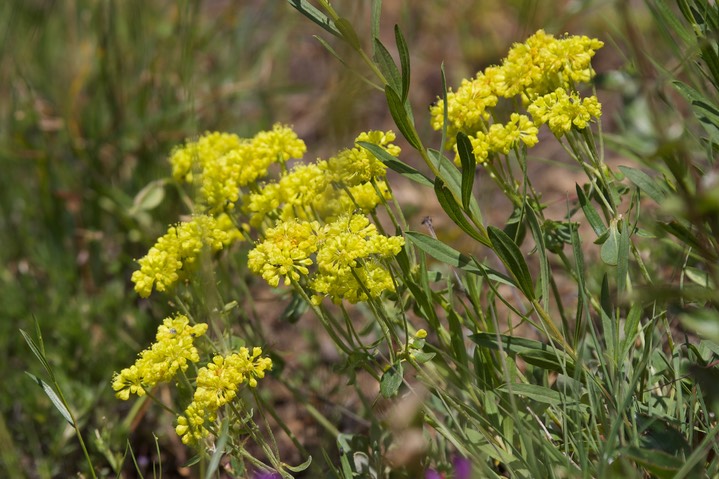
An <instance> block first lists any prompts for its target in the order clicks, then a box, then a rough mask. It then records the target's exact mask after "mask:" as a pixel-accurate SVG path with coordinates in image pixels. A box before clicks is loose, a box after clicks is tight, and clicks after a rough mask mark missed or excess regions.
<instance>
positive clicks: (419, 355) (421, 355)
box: [412, 351, 437, 364]
mask: <svg viewBox="0 0 719 479" xmlns="http://www.w3.org/2000/svg"><path fill="white" fill-rule="evenodd" d="M436 355H437V353H425V352H424V351H417V352H416V353H412V359H414V361H415V362H416V363H417V364H424V363H426V362H427V361H431V360H432V358H434V357H435V356H436Z"/></svg>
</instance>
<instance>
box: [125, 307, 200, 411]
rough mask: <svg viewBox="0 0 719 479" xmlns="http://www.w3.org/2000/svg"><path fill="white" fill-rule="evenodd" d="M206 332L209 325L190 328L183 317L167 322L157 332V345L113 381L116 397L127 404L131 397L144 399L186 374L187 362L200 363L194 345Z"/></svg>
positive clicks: (169, 319)
mask: <svg viewBox="0 0 719 479" xmlns="http://www.w3.org/2000/svg"><path fill="white" fill-rule="evenodd" d="M206 331H207V324H205V323H199V324H196V325H194V326H190V321H189V320H188V319H187V317H186V316H183V315H177V316H175V317H174V318H166V319H165V320H164V321H163V323H162V325H161V326H160V327H159V328H158V329H157V335H156V336H155V341H156V342H155V343H153V345H152V346H151V347H150V348H149V349H145V350H144V351H142V352H141V353H140V355H139V357H138V359H137V361H135V364H133V365H132V366H130V367H129V368H125V369H123V370H122V371H121V372H120V373H119V374H115V377H114V378H113V381H112V389H114V390H115V391H116V393H115V395H116V396H117V397H118V398H120V399H123V400H127V399H129V398H130V394H137V395H138V396H144V395H145V391H146V390H147V389H151V388H152V387H154V386H155V385H156V384H158V383H162V382H169V381H170V380H172V378H173V377H175V374H177V372H178V371H183V372H184V371H185V370H186V369H187V367H188V364H187V361H192V362H193V363H196V362H198V361H199V360H200V356H199V353H198V351H197V348H196V347H195V346H194V341H195V339H196V338H198V337H200V336H202V335H204V334H205V332H206Z"/></svg>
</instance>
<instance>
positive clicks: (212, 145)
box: [112, 0, 719, 478]
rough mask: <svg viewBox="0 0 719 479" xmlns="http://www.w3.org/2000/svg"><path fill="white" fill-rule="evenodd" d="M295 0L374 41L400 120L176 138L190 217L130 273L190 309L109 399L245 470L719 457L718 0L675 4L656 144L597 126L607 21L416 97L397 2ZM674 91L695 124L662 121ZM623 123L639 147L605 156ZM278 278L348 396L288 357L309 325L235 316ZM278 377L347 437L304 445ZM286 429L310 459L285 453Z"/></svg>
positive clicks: (406, 472) (385, 472)
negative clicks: (671, 73)
mask: <svg viewBox="0 0 719 479" xmlns="http://www.w3.org/2000/svg"><path fill="white" fill-rule="evenodd" d="M289 3H290V4H291V5H292V6H293V7H294V8H295V9H297V11H298V12H299V13H301V14H302V15H304V16H305V17H307V18H308V19H309V20H311V21H313V22H315V23H316V24H317V25H318V26H320V27H321V28H322V29H324V31H325V32H326V33H327V34H329V35H331V36H332V37H334V40H333V41H336V42H340V43H342V42H344V43H345V44H346V46H347V47H348V49H347V52H349V53H348V54H350V55H356V56H357V58H358V59H359V60H360V61H361V62H364V63H363V65H364V66H365V67H366V68H365V69H364V71H363V70H362V69H358V70H357V71H355V73H356V74H357V75H360V76H362V77H363V79H364V80H365V81H366V83H368V84H370V85H373V86H374V87H375V88H376V89H377V90H378V91H379V92H380V93H381V94H383V95H384V96H385V98H386V100H387V106H388V109H389V113H390V114H391V116H392V119H393V120H394V123H395V125H396V133H395V131H389V130H387V131H385V130H370V131H366V132H360V133H358V134H357V136H356V138H355V140H354V142H353V143H352V144H350V145H345V148H344V149H341V150H340V151H338V152H337V153H336V154H334V155H333V156H331V157H329V158H318V159H315V160H314V161H310V160H307V159H305V158H304V156H305V154H306V151H307V148H306V146H305V143H304V142H303V140H302V139H300V138H299V137H298V136H297V134H296V133H295V132H294V131H293V129H292V127H291V126H288V125H283V124H276V125H274V126H273V127H272V129H270V130H268V131H262V132H259V133H257V134H256V135H255V136H254V137H252V138H240V137H238V136H237V135H234V134H232V133H222V132H208V133H205V134H203V135H201V136H199V137H197V138H194V139H188V140H187V141H186V142H185V143H184V144H182V145H180V146H177V147H176V148H175V149H174V150H173V151H171V152H170V153H169V163H170V167H171V175H172V178H173V179H174V181H175V183H176V184H177V185H178V187H179V188H180V191H181V196H182V198H183V200H184V201H185V203H186V204H187V205H188V209H189V211H188V212H187V213H188V217H187V218H185V219H182V220H181V221H179V222H177V223H175V224H173V225H171V226H169V227H168V229H167V233H166V234H164V235H163V236H161V237H160V238H159V239H158V240H157V242H156V243H155V245H154V246H152V247H151V248H150V249H149V251H148V253H147V254H146V255H145V256H144V257H142V258H140V259H138V260H137V265H138V268H137V270H136V271H135V273H134V274H133V275H132V282H133V283H134V287H135V291H136V292H137V294H138V295H140V296H141V297H143V298H148V297H151V298H153V299H155V298H158V297H160V298H165V299H166V300H169V302H170V304H172V305H173V306H174V307H176V309H177V313H175V314H174V315H173V316H170V317H169V318H166V319H165V320H164V321H163V323H162V325H161V326H160V327H159V328H158V331H157V336H156V341H155V343H153V344H152V345H150V346H148V348H147V349H145V350H144V351H142V352H140V353H139V355H138V358H137V361H136V362H135V364H134V365H131V366H129V367H127V368H125V369H123V370H121V371H120V372H118V373H116V374H115V377H114V379H113V380H112V387H113V389H114V390H115V391H116V395H117V397H118V398H120V399H122V400H129V399H131V398H135V397H138V398H139V399H138V400H145V399H147V398H150V399H152V400H153V401H155V402H157V403H160V404H161V405H162V407H163V408H164V409H166V410H167V411H169V412H170V413H171V414H172V415H173V417H174V419H173V421H174V423H173V425H174V430H175V432H176V434H177V435H178V437H179V438H180V440H181V442H182V443H184V444H185V445H187V446H189V447H190V448H192V449H193V450H194V451H195V452H196V453H197V454H198V456H197V462H201V463H202V464H203V467H204V468H205V469H204V474H205V476H206V477H210V476H211V475H212V474H214V473H215V472H216V471H218V470H219V469H218V468H219V465H220V464H223V467H224V470H225V471H226V472H227V474H229V476H228V477H251V476H250V474H251V473H252V472H251V471H255V473H257V474H274V476H272V477H344V478H352V477H362V478H365V477H370V478H423V477H427V478H429V477H454V478H470V477H495V478H499V477H517V478H540V477H555V478H568V477H584V478H590V477H591V478H594V477H597V478H612V477H632V478H633V477H636V478H646V477H659V478H665V477H717V475H718V474H719V459H717V457H719V455H718V454H717V453H719V447H718V446H717V444H718V442H717V440H716V435H717V431H719V429H718V427H717V416H716V414H717V413H719V395H718V394H717V389H716V379H717V378H718V374H719V373H717V356H718V355H719V345H718V344H717V341H719V334H717V324H719V311H717V305H719V296H718V295H717V289H716V284H717V282H719V267H718V266H717V265H719V262H718V261H719V242H718V241H717V238H718V237H719V231H718V230H719V221H718V220H717V218H719V216H718V215H719V206H718V205H719V201H717V195H716V191H717V181H718V180H717V178H718V173H717V169H716V165H715V163H714V162H715V159H716V151H717V147H718V145H719V136H718V135H717V132H719V121H717V118H719V117H718V116H717V115H716V111H717V109H716V93H717V87H718V86H719V70H718V69H717V68H716V65H717V64H719V63H717V59H718V58H719V57H718V56H717V51H716V35H717V29H716V28H717V25H719V13H717V9H716V6H715V5H713V4H712V2H706V1H701V0H695V1H694V2H687V1H682V2H679V4H680V11H681V12H682V13H683V14H684V18H685V20H686V21H687V22H689V24H690V25H689V26H686V27H684V28H685V29H684V30H682V35H681V38H682V40H683V41H684V42H685V43H684V44H683V48H685V49H686V51H689V52H692V55H693V57H692V61H693V62H694V66H693V67H691V68H690V67H687V72H686V73H685V74H684V76H682V80H675V81H673V82H667V84H666V85H662V88H667V89H672V91H673V92H675V93H677V94H675V95H674V97H678V98H681V97H684V98H686V99H687V100H688V101H689V102H690V103H691V105H692V108H693V110H692V111H693V114H694V116H692V115H687V116H685V117H680V116H678V115H679V113H677V112H676V110H675V108H674V107H672V106H671V105H669V104H668V103H665V104H663V105H657V106H655V108H657V110H656V111H655V112H654V113H655V116H654V117H652V118H653V119H654V120H653V121H655V123H654V124H653V128H655V129H656V132H657V138H662V137H663V135H665V134H667V135H668V134H670V133H671V134H672V135H674V136H673V137H672V139H671V141H669V140H667V143H666V144H660V143H657V144H654V145H653V150H651V153H650V154H646V153H642V151H644V152H646V151H647V150H646V148H645V149H644V150H639V149H634V150H633V149H632V147H631V144H629V143H627V142H624V143H623V142H622V141H621V138H622V135H623V134H624V135H627V134H629V133H627V132H624V133H623V132H621V131H620V132H617V133H613V134H610V133H604V132H603V131H602V105H601V103H600V101H599V99H598V97H597V87H598V85H601V82H599V81H597V71H595V67H594V66H593V60H594V58H595V55H596V54H597V52H598V51H599V50H600V49H602V48H606V47H605V44H604V42H603V41H601V40H599V39H596V38H590V37H587V36H582V35H572V34H568V33H565V34H551V33H548V32H547V31H545V30H539V31H537V32H536V33H534V34H533V35H531V36H529V37H528V38H526V39H524V41H521V42H518V43H514V44H513V45H512V46H511V48H510V49H509V51H508V53H507V54H506V57H505V58H504V59H502V60H501V61H499V62H497V63H496V64H495V65H491V66H488V67H486V68H484V69H483V70H482V71H479V72H477V73H476V74H475V75H474V76H472V77H471V78H466V79H461V80H460V81H459V86H457V87H452V86H449V87H448V86H447V80H446V78H445V75H444V70H441V77H442V84H443V91H440V92H437V99H436V101H435V102H434V103H433V104H432V105H431V106H429V109H428V112H427V111H424V112H419V111H418V110H417V111H416V110H414V109H413V106H412V103H411V101H410V100H411V95H410V93H411V76H410V54H409V46H408V45H407V43H406V41H405V39H404V37H403V35H402V33H401V31H400V29H399V27H396V28H395V43H396V50H397V54H398V56H397V58H398V59H399V65H397V63H396V62H395V59H394V58H393V56H392V55H391V54H390V51H389V49H388V48H387V47H386V46H385V45H384V44H383V43H382V41H381V40H380V38H379V32H380V28H379V21H380V15H379V12H380V11H381V2H379V1H376V2H373V4H374V8H373V12H374V14H373V15H372V25H371V31H372V38H371V39H370V40H371V41H369V42H364V41H362V40H361V39H360V36H359V34H358V33H357V30H356V29H355V27H354V26H353V25H352V22H351V21H350V20H348V19H347V18H344V17H342V16H341V15H340V14H339V13H338V12H337V11H335V9H334V8H333V7H332V6H331V5H330V4H329V2H327V1H324V0H318V1H317V2H316V4H317V5H318V6H314V5H313V4H311V3H310V2H308V1H306V0H290V2H289ZM650 3H651V2H650ZM657 16H658V18H663V19H664V21H666V22H667V23H671V25H672V28H675V29H676V28H679V24H677V23H676V19H674V20H672V17H671V16H670V13H667V12H666V11H665V10H660V11H658V13H657ZM365 43H368V44H369V45H370V46H369V47H365V46H364V44H365ZM323 44H324V45H326V46H327V47H328V48H329V49H330V50H331V51H332V52H333V53H334V54H335V55H339V54H338V53H337V52H336V51H334V50H333V49H332V46H330V44H329V43H328V42H327V41H325V40H323ZM347 64H349V63H347ZM697 71H698V72H700V73H699V74H692V72H695V73H696V72H697ZM601 74H602V72H600V76H601ZM662 98H665V99H666V101H667V102H669V101H670V100H669V97H668V96H663V97H662ZM712 105H714V106H712ZM662 109H663V110H662ZM672 114H674V115H677V122H679V121H681V128H680V129H679V130H680V131H679V130H677V128H676V127H675V126H671V125H667V123H665V122H663V121H662V118H663V117H665V116H666V115H672ZM605 115H606V113H605ZM618 115H621V111H620V112H618ZM420 121H423V122H425V125H427V126H429V127H431V129H433V130H435V131H436V132H437V133H436V135H435V136H432V134H431V132H430V131H429V130H430V128H424V126H423V127H418V126H417V125H418V124H419V122H420ZM697 125H701V126H703V127H704V129H705V130H704V133H702V132H701V130H698V129H697V128H696V127H697ZM420 132H424V133H422V134H421V133H420ZM423 136H426V138H423ZM430 142H434V144H435V146H436V147H435V148H431V147H429V146H427V145H428V144H429V143H430ZM607 144H608V145H609V146H610V147H612V148H615V149H616V151H617V152H618V153H617V154H622V155H624V156H622V157H621V158H622V161H612V162H607V161H605V160H606V157H605V151H606V148H607V146H606V145H607ZM400 145H403V148H404V150H403V149H401V148H400ZM404 145H407V146H404ZM546 145H553V146H556V145H560V146H561V148H559V149H555V150H556V151H563V153H564V156H563V158H565V159H566V160H567V161H566V162H564V164H561V162H554V163H552V164H551V168H556V169H557V173H551V174H557V175H562V174H566V172H567V171H573V172H574V173H573V175H574V176H573V178H574V179H575V180H576V181H575V187H574V188H573V189H572V190H571V191H568V192H566V196H565V198H564V199H563V203H564V206H563V207H562V208H559V212H557V208H556V204H555V205H550V204H549V202H548V201H547V198H546V197H545V196H544V193H543V191H542V190H541V184H540V183H538V182H536V178H535V175H536V164H537V161H538V159H537V157H535V156H533V155H538V156H539V155H542V154H544V153H543V152H544V151H548V150H547V149H546ZM543 147H545V148H544V149H543ZM535 152H539V153H535ZM610 163H611V164H610ZM400 177H404V178H401V179H402V181H403V182H400V181H399V180H400ZM477 178H481V179H482V180H483V181H485V183H484V184H483V185H482V186H481V189H485V188H489V187H488V186H487V184H489V183H490V182H491V183H493V185H494V186H493V188H495V189H496V190H497V191H499V192H500V193H501V195H502V196H503V197H504V198H506V201H505V203H504V204H505V205H506V207H505V206H501V207H498V209H499V210H501V209H504V210H506V217H507V218H508V219H507V220H506V221H505V222H504V224H497V217H498V215H497V214H496V212H492V213H493V214H492V215H490V216H489V217H488V218H485V217H484V216H483V214H482V213H483V210H485V211H486V205H484V204H482V202H481V201H480V199H479V195H478V190H479V189H480V188H479V187H478V185H477V184H476V182H477ZM407 183H409V184H410V185H411V186H406V185H407ZM398 184H401V185H403V186H402V187H403V188H409V187H411V188H418V189H421V190H422V191H423V194H428V195H429V196H431V197H432V200H433V201H436V204H437V205H438V211H439V212H440V213H439V214H442V215H446V217H447V218H448V219H449V220H450V222H451V225H452V226H451V229H452V230H453V231H458V232H460V233H461V235H462V236H463V238H464V241H462V242H460V243H457V244H458V245H459V244H461V245H462V246H461V248H462V250H463V251H460V250H459V249H458V248H460V246H457V245H450V244H449V243H448V242H447V241H443V240H442V239H440V238H442V237H443V235H445V233H446V232H445V231H442V230H439V231H435V229H434V227H433V226H432V219H431V218H425V219H424V220H423V221H420V220H419V219H417V218H414V217H412V215H409V214H406V213H407V211H409V210H408V208H406V205H403V204H400V202H399V201H398V199H397V197H396V196H395V195H394V191H395V189H396V187H397V186H396V185H398ZM550 206H554V208H550ZM504 210H503V212H502V214H505V211H504ZM492 223H495V224H492ZM220 270H223V271H230V273H223V274H222V275H221V274H220V273H219V272H218V273H215V272H216V271H220ZM245 273H248V274H245ZM250 273H251V274H252V275H254V276H251V275H250ZM220 283H223V284H222V285H220ZM220 286H222V288H223V289H222V291H223V293H222V294H220V292H219V291H220ZM267 288H269V289H271V290H272V291H274V292H275V294H276V297H277V298H279V299H281V300H282V301H285V300H286V301H287V302H288V303H290V307H289V309H288V310H291V311H292V312H293V315H294V316H293V318H292V321H288V323H287V324H288V327H290V324H292V326H291V327H293V328H306V327H309V326H308V325H307V323H310V322H315V321H316V323H317V325H319V327H320V328H321V329H322V330H323V331H324V333H326V335H327V337H328V338H329V339H330V341H331V343H332V344H333V345H334V347H335V349H336V351H337V353H338V354H337V358H338V359H337V360H336V364H335V365H334V369H333V374H336V375H338V376H340V377H342V379H343V380H344V382H345V383H347V384H348V385H349V388H350V389H351V391H352V394H353V395H354V396H355V397H356V398H357V400H356V401H355V402H354V404H355V405H356V408H355V410H353V411H350V412H347V411H345V410H343V409H341V408H338V409H336V410H335V409H333V408H332V405H330V406H328V408H326V409H322V408H318V407H317V406H316V404H313V402H312V401H311V400H309V399H307V397H308V396H307V393H308V390H307V386H306V385H303V384H297V383H296V382H294V381H293V378H291V377H289V376H291V375H290V373H289V372H288V371H287V370H285V369H283V368H282V367H274V366H276V365H283V364H285V361H284V359H283V358H282V354H283V353H282V351H286V350H288V349H289V348H291V347H292V345H288V344H280V341H281V339H277V340H273V341H267V339H266V337H265V336H263V334H261V332H260V330H261V328H254V327H253V326H251V325H250V326H249V327H248V325H247V324H243V321H246V316H245V315H243V314H241V313H236V311H237V310H242V308H244V307H245V306H244V305H245V304H247V308H250V307H252V306H251V304H252V295H253V294H256V292H257V291H262V290H263V289H267ZM228 294H229V295H233V296H232V297H229V298H228V297H227V296H226V295H228ZM305 311H308V312H309V313H308V314H306V315H303V313H304V312H305ZM268 314H273V313H268ZM277 314H278V315H279V314H280V313H277ZM290 316H292V315H290ZM300 316H302V319H301V322H298V323H296V324H294V321H297V320H298V319H299V317H300ZM287 317H288V315H287V314H285V315H284V316H283V318H285V319H286V318H287ZM238 331H243V332H244V337H241V336H239V335H238V333H237V332H238ZM360 377H362V378H364V379H363V381H364V382H369V384H370V386H367V385H366V384H364V385H363V384H360V383H361V381H360V380H359V379H358V378H360ZM271 384H283V385H285V386H287V388H288V389H290V390H291V391H293V397H294V398H295V400H296V401H297V407H298V408H304V409H306V411H307V412H308V414H309V415H310V416H311V417H312V418H314V419H315V420H316V422H317V424H318V427H320V428H321V429H322V430H323V431H324V432H323V434H326V435H327V437H329V440H330V442H332V443H334V444H335V445H336V447H332V448H322V449H321V450H312V449H311V448H306V447H305V446H304V445H302V444H301V443H300V440H299V439H298V438H297V433H298V431H296V430H295V431H293V430H292V428H291V427H290V426H289V425H287V424H283V422H282V418H281V417H280V416H279V415H278V413H277V411H275V409H274V406H273V405H272V401H271V399H268V398H271V396H272V392H273V389H272V388H271V387H269V385H271ZM168 390H174V391H176V393H175V394H174V395H173V394H164V393H163V394H157V392H158V391H163V392H164V391H168ZM168 401H169V402H168ZM380 405H381V407H380ZM388 411H389V412H388ZM270 416H271V417H272V418H273V420H274V421H275V422H277V423H278V424H276V425H275V427H273V426H271V425H270V423H269V421H268V419H267V418H268V417H270ZM343 417H351V418H352V421H342V420H341V419H342V418H343ZM278 428H281V429H282V431H283V434H286V435H287V436H289V437H290V438H291V440H292V443H293V444H294V445H295V447H296V449H297V451H296V452H295V453H294V454H295V455H296V454H299V456H301V457H302V460H303V461H304V462H303V463H302V464H300V465H299V466H291V465H289V464H288V463H286V462H285V461H284V460H283V459H282V457H281V456H282V455H283V454H286V451H280V450H279V448H278V446H277V441H276V440H275V437H274V434H275V433H276V431H277V430H278ZM318 457H319V458H324V462H323V461H322V460H318ZM260 477H265V476H260Z"/></svg>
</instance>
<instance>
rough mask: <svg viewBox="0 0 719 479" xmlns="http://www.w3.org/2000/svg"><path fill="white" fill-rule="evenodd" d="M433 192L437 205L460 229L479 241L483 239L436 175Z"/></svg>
mask: <svg viewBox="0 0 719 479" xmlns="http://www.w3.org/2000/svg"><path fill="white" fill-rule="evenodd" d="M434 193H435V196H436V197H437V201H439V205H440V206H441V207H442V209H443V210H444V211H445V213H447V215H448V216H449V218H450V219H451V220H452V221H453V222H454V224H456V225H457V226H459V227H460V228H461V229H462V231H464V232H465V233H467V234H468V235H470V236H471V237H472V238H474V239H475V240H477V241H479V242H480V243H481V242H483V241H484V237H483V236H482V234H481V233H480V232H479V231H477V229H476V228H475V227H474V226H473V225H472V224H471V223H470V222H469V220H467V218H465V216H464V212H463V211H462V210H461V209H460V208H459V205H458V204H457V202H456V201H455V199H454V196H452V193H451V192H450V191H449V189H448V188H447V187H446V186H445V184H444V182H442V179H441V178H439V177H437V178H436V179H435V181H434Z"/></svg>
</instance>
